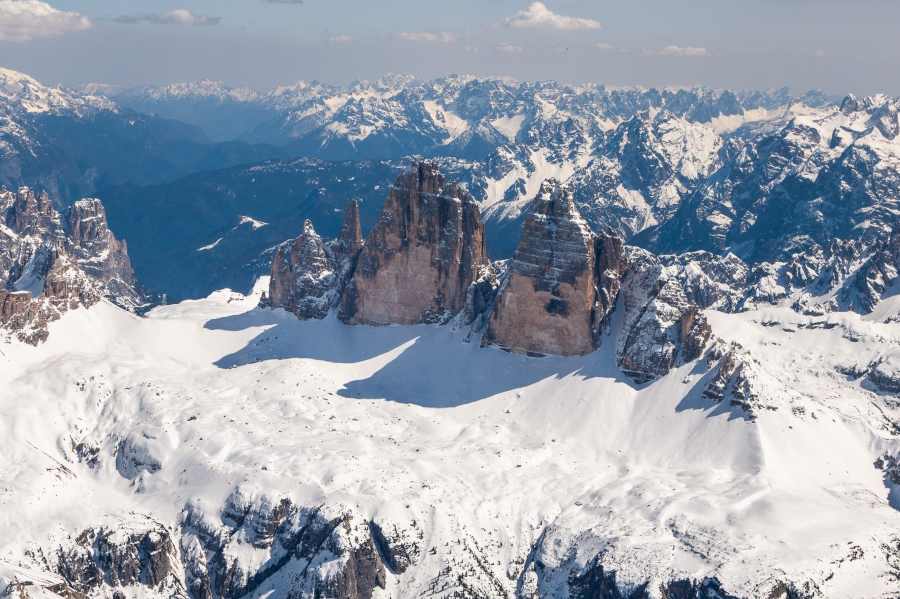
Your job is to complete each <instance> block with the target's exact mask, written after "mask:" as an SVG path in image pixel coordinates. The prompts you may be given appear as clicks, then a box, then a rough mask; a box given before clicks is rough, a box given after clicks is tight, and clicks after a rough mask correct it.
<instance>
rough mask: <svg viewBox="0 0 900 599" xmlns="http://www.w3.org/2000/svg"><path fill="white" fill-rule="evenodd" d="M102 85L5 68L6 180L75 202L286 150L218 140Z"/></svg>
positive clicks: (1, 132)
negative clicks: (114, 96)
mask: <svg viewBox="0 0 900 599" xmlns="http://www.w3.org/2000/svg"><path fill="white" fill-rule="evenodd" d="M99 89H101V88H100V87H99V86H92V87H91V89H90V90H82V91H78V90H71V89H64V88H59V87H49V86H46V85H44V84H42V83H40V82H38V81H36V80H35V79H33V78H31V77H29V76H27V75H24V74H22V73H18V72H16V71H12V70H9V69H0V185H3V186H5V187H8V188H10V189H16V188H18V187H19V186H21V185H27V186H30V187H33V188H35V189H38V190H46V191H47V192H48V193H50V195H51V196H52V197H53V198H54V199H55V200H57V201H60V202H61V203H64V204H68V203H71V202H73V201H75V200H77V199H79V198H80V197H83V196H84V195H93V194H95V193H96V192H97V191H98V189H101V188H104V187H106V186H109V185H117V184H123V183H142V184H147V183H156V182H160V181H165V180H171V179H173V178H177V177H180V176H184V175H186V174H188V173H191V172H195V171H198V170H205V169H213V168H222V167H225V166H229V165H233V164H242V163H247V162H256V161H260V160H265V159H268V158H273V157H284V156H286V153H284V152H283V151H281V150H278V149H276V148H270V147H260V146H251V145H248V144H245V143H236V142H231V143H227V144H211V143H209V139H208V138H207V137H206V136H205V135H204V133H203V132H202V131H201V130H200V129H198V128H197V127H195V126H193V125H188V124H186V123H183V122H179V121H175V120H172V119H168V118H161V117H158V116H154V115H149V114H145V113H140V112H136V111H134V110H131V109H129V108H127V107H124V106H122V105H120V104H118V103H116V102H114V101H111V100H109V99H107V98H105V97H102V96H99V95H96V93H97V91H98V90H99Z"/></svg>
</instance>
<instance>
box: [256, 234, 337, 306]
mask: <svg viewBox="0 0 900 599" xmlns="http://www.w3.org/2000/svg"><path fill="white" fill-rule="evenodd" d="M335 283H336V276H335V265H334V259H333V258H332V256H331V255H330V254H329V252H328V250H327V248H326V245H325V242H324V241H323V240H322V238H321V237H320V236H319V234H318V233H316V230H315V228H314V227H313V224H312V222H310V221H309V220H308V219H307V220H306V221H304V223H303V232H302V233H300V235H299V236H298V237H297V238H296V239H294V240H293V241H292V242H290V243H288V244H282V245H280V246H279V247H278V249H277V250H276V251H275V256H274V258H273V259H272V277H271V280H270V281H269V299H268V301H269V303H270V305H272V306H275V307H279V308H284V309H285V310H287V311H289V312H292V313H294V314H296V315H297V316H298V317H299V318H304V319H306V318H324V317H325V316H326V315H327V314H328V311H329V310H330V309H331V307H332V305H333V304H334V297H333V294H334V293H335Z"/></svg>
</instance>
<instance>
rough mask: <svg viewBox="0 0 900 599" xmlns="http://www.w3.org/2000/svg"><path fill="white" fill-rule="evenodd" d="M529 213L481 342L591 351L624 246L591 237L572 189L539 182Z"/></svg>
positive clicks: (538, 350) (544, 350) (542, 350)
mask: <svg viewBox="0 0 900 599" xmlns="http://www.w3.org/2000/svg"><path fill="white" fill-rule="evenodd" d="M530 208H531V210H530V212H529V214H528V216H527V217H526V220H525V224H524V227H523V230H522V236H521V239H520V241H519V245H518V247H517V248H516V251H515V254H514V256H513V258H512V261H511V263H510V267H509V274H508V279H507V281H506V282H505V284H504V286H503V287H502V289H501V291H500V295H499V298H498V300H497V302H496V305H495V308H494V312H493V314H492V315H491V319H490V322H489V324H488V329H487V332H486V334H485V342H486V343H492V344H496V345H498V346H500V347H503V348H505V349H509V350H512V351H521V352H526V353H535V354H558V355H579V354H586V353H590V352H592V351H594V349H596V347H597V343H598V339H599V332H600V329H601V326H602V324H603V322H604V321H605V319H606V316H607V315H608V314H609V312H610V311H611V309H612V306H613V304H614V302H615V297H616V295H617V294H618V291H619V275H620V274H621V272H622V271H623V270H624V261H623V259H622V242H621V240H619V239H618V238H615V237H611V236H606V235H596V234H594V233H593V232H591V230H590V228H589V227H588V225H587V223H586V222H585V220H584V219H583V218H582V217H581V215H580V214H579V212H578V210H577V209H576V208H575V203H574V196H573V193H572V189H571V188H570V187H568V186H564V185H562V184H561V183H560V182H559V181H557V180H555V179H549V180H547V181H545V182H544V183H543V184H542V185H541V189H540V192H539V193H538V196H537V197H536V198H535V199H534V200H533V202H532V205H531V207H530Z"/></svg>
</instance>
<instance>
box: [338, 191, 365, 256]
mask: <svg viewBox="0 0 900 599" xmlns="http://www.w3.org/2000/svg"><path fill="white" fill-rule="evenodd" d="M338 244H339V245H340V247H341V249H342V250H344V252H345V253H346V254H348V255H349V254H352V253H355V252H357V251H358V250H359V249H360V248H362V246H363V238H362V225H360V221H359V200H350V202H349V203H348V204H347V207H346V208H344V222H343V223H342V224H341V233H340V235H339V236H338Z"/></svg>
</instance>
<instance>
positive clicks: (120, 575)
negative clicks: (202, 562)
mask: <svg viewBox="0 0 900 599" xmlns="http://www.w3.org/2000/svg"><path fill="white" fill-rule="evenodd" d="M55 559H56V563H57V573H58V574H59V575H61V576H62V577H63V578H64V579H65V580H66V582H67V583H68V585H69V586H71V587H72V588H74V589H76V590H77V591H78V592H81V593H85V594H91V593H92V592H95V591H98V590H100V589H102V588H106V589H119V588H123V587H134V586H137V585H140V586H143V587H149V588H151V589H154V590H156V591H168V592H170V593H173V595H176V596H177V595H178V594H183V588H182V585H181V581H180V580H179V572H178V570H179V565H178V561H179V560H178V551H177V549H176V546H175V544H174V543H173V541H172V535H171V533H170V532H169V530H167V529H166V528H165V527H164V526H162V525H160V524H158V523H156V522H154V521H152V520H151V519H149V518H137V519H136V520H135V521H133V522H122V523H119V524H118V525H117V526H116V527H115V528H96V529H93V528H92V529H88V530H85V531H84V532H82V533H81V534H80V535H79V536H78V537H77V538H76V539H75V543H74V545H73V546H71V547H68V548H65V549H63V548H60V550H59V552H58V554H57V556H56V558H55Z"/></svg>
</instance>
